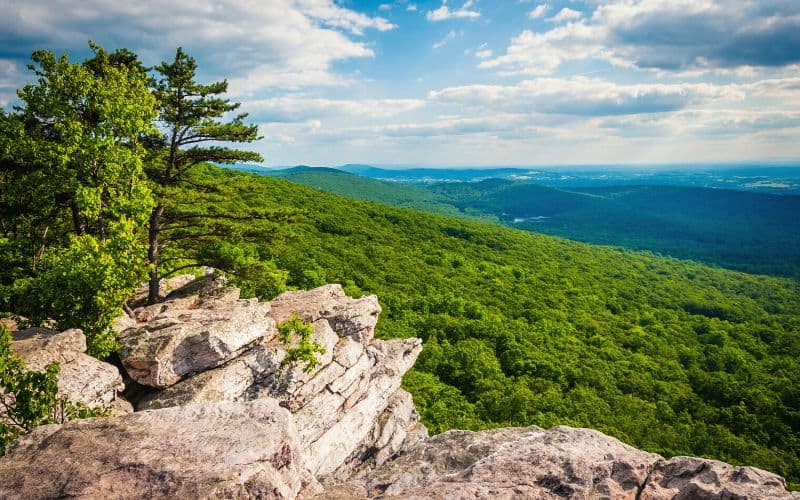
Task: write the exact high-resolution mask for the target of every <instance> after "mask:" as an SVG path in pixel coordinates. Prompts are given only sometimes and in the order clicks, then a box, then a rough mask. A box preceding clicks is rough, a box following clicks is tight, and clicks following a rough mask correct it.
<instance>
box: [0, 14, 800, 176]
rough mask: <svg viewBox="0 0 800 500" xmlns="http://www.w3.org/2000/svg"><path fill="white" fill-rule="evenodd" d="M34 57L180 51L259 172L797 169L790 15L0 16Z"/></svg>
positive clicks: (17, 71) (12, 71)
mask: <svg viewBox="0 0 800 500" xmlns="http://www.w3.org/2000/svg"><path fill="white" fill-rule="evenodd" d="M0 12H3V15H2V17H1V18H0V106H3V107H6V108H9V107H10V106H13V104H14V99H15V89H17V88H19V87H20V86H22V85H23V84H24V82H26V81H27V80H28V79H29V78H30V77H31V76H30V73H29V72H28V71H27V69H26V64H27V63H28V61H29V58H30V54H31V52H32V51H34V50H36V49H40V48H46V49H49V50H52V51H54V52H56V53H59V54H61V53H68V54H69V56H70V58H72V59H75V60H81V59H83V58H85V57H86V56H87V55H88V53H89V51H88V45H87V42H88V40H90V39H91V40H94V41H96V42H98V43H99V44H101V45H102V46H103V47H104V48H106V49H107V50H113V49H115V48H120V47H125V48H128V49H130V50H133V51H134V52H136V53H138V54H139V55H140V57H141V59H142V60H143V61H144V63H145V64H148V65H155V64H158V63H159V62H161V61H162V60H170V59H171V58H172V57H174V53H175V49H176V48H177V47H178V46H182V47H183V48H184V49H185V51H186V52H188V53H189V54H190V55H192V56H193V57H194V58H195V59H196V60H197V62H198V66H199V69H198V80H199V81H201V82H203V83H208V82H211V81H214V80H219V79H227V80H228V82H229V92H228V97H230V98H231V99H232V100H234V101H238V102H241V103H242V108H241V109H242V110H243V111H245V112H248V113H249V115H250V116H249V118H248V120H249V121H250V123H257V124H258V125H259V130H260V133H261V135H263V136H264V138H263V139H262V140H261V141H259V142H258V143H254V144H251V145H249V146H248V148H249V149H254V150H257V151H259V152H260V153H262V155H263V156H264V158H265V165H270V166H278V165H298V164H305V165H327V166H334V165H341V164H345V163H362V164H371V165H409V166H412V165H413V166H514V165H518V166H534V165H554V166H558V165H575V164H582V165H587V164H617V165H618V164H643V163H644V164H659V163H661V164H676V163H698V162H703V163H708V162H752V161H773V162H774V161H790V162H791V161H795V162H796V161H798V160H800V0H493V1H490V0H429V1H414V0H393V1H389V0H377V1H357V0H227V1H222V0H172V1H164V0H158V1H156V0H137V1H134V2H121V1H117V0H0Z"/></svg>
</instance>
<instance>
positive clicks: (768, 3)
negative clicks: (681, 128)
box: [480, 0, 800, 75]
mask: <svg viewBox="0 0 800 500" xmlns="http://www.w3.org/2000/svg"><path fill="white" fill-rule="evenodd" d="M579 17H580V13H578V12H577V11H574V10H570V9H568V8H564V9H562V10H561V11H560V12H559V13H558V14H556V16H554V17H552V18H550V19H549V20H552V21H565V20H571V21H573V22H571V23H569V24H568V25H566V26H558V27H556V28H553V29H551V30H549V31H545V32H542V33H535V32H533V31H530V30H526V31H523V32H522V33H521V34H520V35H518V36H516V37H514V38H513V39H512V40H511V43H510V44H509V46H508V48H507V50H506V53H505V54H503V55H499V56H498V57H496V58H495V59H492V60H490V61H484V62H482V63H481V66H480V67H483V68H497V69H498V70H499V71H501V72H503V73H507V74H512V73H518V74H531V75H547V74H551V73H552V72H553V71H555V69H556V68H558V66H560V65H561V63H563V62H564V61H569V60H580V59H587V58H596V59H602V60H606V61H609V62H611V63H613V64H616V65H619V66H627V67H636V68H645V69H653V70H657V71H666V72H678V71H698V70H699V71H707V70H730V69H736V68H746V67H776V66H786V65H790V64H794V63H798V62H800V2H796V1H787V0H760V1H758V2H755V1H746V2H742V1H739V0H610V1H607V2H601V3H599V4H598V5H597V7H596V9H595V10H594V12H592V14H591V16H590V17H588V18H583V19H580V20H577V19H578V18H579ZM576 20H577V21H576Z"/></svg>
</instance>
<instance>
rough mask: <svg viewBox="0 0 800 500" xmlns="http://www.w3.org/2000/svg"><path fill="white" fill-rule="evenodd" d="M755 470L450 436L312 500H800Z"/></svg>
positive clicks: (594, 445) (525, 432)
mask: <svg viewBox="0 0 800 500" xmlns="http://www.w3.org/2000/svg"><path fill="white" fill-rule="evenodd" d="M785 487H786V484H785V482H784V481H783V479H782V478H780V477H779V476H776V475H775V474H771V473H769V472H766V471H763V470H760V469H755V468H752V467H733V466H730V465H727V464H723V463H721V462H715V461H712V460H705V459H698V458H687V457H675V458H673V459H671V460H665V459H664V458H662V457H661V456H660V455H657V454H654V453H647V452H644V451H641V450H637V449H635V448H632V447H630V446H628V445H626V444H623V443H621V442H620V441H618V440H616V439H614V438H612V437H609V436H606V435H605V434H602V433H600V432H597V431H594V430H590V429H574V428H571V427H554V428H552V429H550V430H547V431H545V430H543V429H541V428H538V427H528V428H505V429H495V430H489V431H483V432H469V431H450V432H446V433H444V434H440V435H438V436H434V437H433V438H431V439H430V440H429V441H427V442H422V443H421V444H420V445H418V446H417V447H416V448H414V449H413V450H411V451H410V452H408V453H406V454H404V455H402V456H400V457H399V458H397V459H395V460H393V461H390V462H388V463H386V464H385V465H384V466H383V467H380V468H378V469H377V470H375V471H372V472H371V473H369V474H367V475H365V476H364V477H362V478H358V479H351V480H350V481H349V482H346V483H343V484H338V485H333V486H330V487H328V488H327V489H326V491H325V492H324V493H322V494H320V495H318V496H317V497H316V498H318V499H320V500H333V499H342V498H387V499H388V498H404V499H406V498H409V499H411V498H413V499H442V498H448V499H450V498H496V499H518V498H531V499H533V498H535V499H562V498H580V499H584V498H591V499H623V498H624V499H631V500H633V499H649V500H656V499H659V500H660V499H695V498H697V499H719V500H723V499H746V498H751V499H761V498H776V499H777V498H787V499H788V498H795V499H796V498H800V495H798V494H790V493H788V492H787V491H786V489H785Z"/></svg>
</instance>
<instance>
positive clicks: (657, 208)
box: [262, 167, 800, 278]
mask: <svg viewBox="0 0 800 500" xmlns="http://www.w3.org/2000/svg"><path fill="white" fill-rule="evenodd" d="M262 172H263V171H262ZM264 173H266V174H267V175H274V176H278V177H283V178H286V179H289V180H292V181H294V182H299V183H301V184H305V185H307V186H311V187H315V188H317V189H322V190H325V191H328V192H331V193H336V194H340V195H342V196H346V197H348V198H356V199H362V200H369V201H378V202H381V203H387V204H390V205H395V206H401V207H408V208H414V209H417V210H423V211H426V212H432V213H440V214H448V215H462V216H464V217H469V218H478V219H481V220H486V221H489V222H495V223H500V224H506V225H508V226H511V227H516V228H519V229H525V230H527V231H533V232H538V233H544V234H552V235H554V236H562V237H565V238H569V239H572V240H577V241H583V242H586V243H594V244H600V245H614V246H619V247H623V248H627V249H632V250H648V251H651V252H654V253H658V254H661V255H668V256H671V257H677V258H680V259H691V260H696V261H699V262H704V263H707V264H712V265H716V266H721V267H725V268H728V269H735V270H738V271H744V272H748V273H754V274H769V275H773V276H790V277H794V278H798V277H800V243H799V242H798V239H797V235H798V234H800V219H798V218H797V217H796V215H795V214H797V213H798V211H800V196H795V195H777V194H764V193H753V192H747V191H734V190H729V189H708V188H697V187H687V186H614V187H585V188H571V189H559V188H552V187H546V186H541V185H537V184H535V183H533V182H530V181H509V180H503V179H487V180H484V181H480V182H441V183H434V184H429V185H419V184H410V183H401V182H387V181H381V180H376V179H370V178H366V177H361V176H357V175H353V174H350V173H347V172H342V171H340V170H336V169H329V168H308V167H295V168H290V169H284V170H279V171H273V172H264Z"/></svg>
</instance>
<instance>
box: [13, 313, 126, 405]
mask: <svg viewBox="0 0 800 500" xmlns="http://www.w3.org/2000/svg"><path fill="white" fill-rule="evenodd" d="M12 339H13V341H12V343H11V348H12V349H13V350H14V352H15V353H16V354H18V355H19V356H20V357H21V358H22V359H23V361H24V362H25V365H26V366H27V367H28V368H30V369H31V370H36V371H42V370H44V368H45V366H47V365H48V364H50V363H52V362H54V361H55V362H57V363H58V364H59V366H60V369H61V370H60V372H59V374H58V394H59V395H60V396H66V397H68V398H69V399H70V400H71V401H74V402H80V403H83V404H85V405H87V406H91V407H113V408H114V410H115V413H117V414H121V413H129V412H130V411H132V408H131V407H130V404H128V403H127V402H124V401H121V400H120V399H118V398H117V393H118V392H120V391H122V390H123V389H124V388H125V386H124V384H123V383H122V376H121V375H120V373H119V370H118V369H117V367H115V366H113V365H111V364H108V363H103V362H101V361H98V360H96V359H95V358H93V357H91V356H89V355H88V354H86V337H85V336H84V335H83V332H82V331H80V330H78V329H71V330H66V331H63V332H57V331H53V330H47V329H45V328H29V329H27V330H22V331H18V332H13V334H12Z"/></svg>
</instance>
